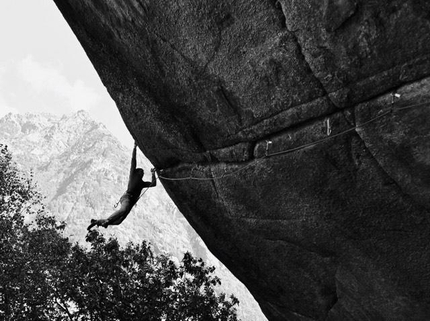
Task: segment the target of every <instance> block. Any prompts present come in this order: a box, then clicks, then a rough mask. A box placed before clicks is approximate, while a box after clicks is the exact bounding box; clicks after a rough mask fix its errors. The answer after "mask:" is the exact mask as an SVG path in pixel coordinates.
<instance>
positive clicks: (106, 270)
mask: <svg viewBox="0 0 430 321" xmlns="http://www.w3.org/2000/svg"><path fill="white" fill-rule="evenodd" d="M0 192H1V194H0V197H1V198H0V319H2V320H80V321H81V320H82V321H83V320H91V321H92V320H103V321H105V320H173V321H176V320H178V321H179V320H181V321H183V320H190V321H191V320H205V321H206V320H208V321H210V320H226V321H234V320H237V316H236V308H235V306H236V305H237V304H238V300H237V299H236V298H235V297H234V296H231V297H230V298H226V296H225V294H222V293H221V294H217V293H216V292H215V288H216V286H217V285H219V284H220V280H219V279H218V278H217V277H216V276H214V270H215V268H214V267H211V266H206V265H205V263H204V262H203V261H202V260H201V259H196V258H194V257H193V256H192V255H191V254H190V253H186V254H185V255H184V258H183V259H182V261H181V262H179V263H175V262H174V261H172V260H171V259H170V258H169V257H168V256H165V255H155V254H154V253H153V252H152V250H151V248H150V246H149V245H148V244H147V243H146V242H143V243H142V244H139V245H136V244H133V243H129V244H127V245H126V246H125V247H121V246H120V245H119V243H118V241H117V240H116V239H115V238H109V239H105V237H104V236H103V235H101V234H100V233H98V232H97V231H94V230H93V231H90V232H89V233H88V234H87V238H86V241H87V245H88V246H87V247H85V246H82V245H80V244H77V243H76V244H71V242H70V241H69V240H68V238H66V237H65V236H63V234H62V229H63V228H64V225H60V224H58V222H56V221H55V219H54V218H53V217H51V216H49V215H47V214H45V212H44V209H43V205H42V202H41V200H42V198H41V195H40V194H39V193H37V192H36V190H35V188H34V186H33V185H32V180H31V176H30V177H24V176H21V175H20V174H19V171H18V170H17V169H16V167H15V166H14V164H13V161H12V157H11V155H10V153H9V151H8V150H7V147H6V146H4V145H1V144H0ZM29 215H30V216H31V217H33V219H26V217H28V216H29Z"/></svg>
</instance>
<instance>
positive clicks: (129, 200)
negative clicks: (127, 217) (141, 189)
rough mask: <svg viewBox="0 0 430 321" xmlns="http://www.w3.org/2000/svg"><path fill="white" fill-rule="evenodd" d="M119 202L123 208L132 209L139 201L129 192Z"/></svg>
mask: <svg viewBox="0 0 430 321" xmlns="http://www.w3.org/2000/svg"><path fill="white" fill-rule="evenodd" d="M119 202H120V203H121V207H125V208H130V209H131V208H132V207H133V205H134V204H136V202H137V199H136V197H135V196H134V195H133V194H131V193H128V192H125V193H124V194H123V195H122V196H121V198H120V199H119Z"/></svg>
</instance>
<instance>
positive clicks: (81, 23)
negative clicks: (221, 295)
mask: <svg viewBox="0 0 430 321" xmlns="http://www.w3.org/2000/svg"><path fill="white" fill-rule="evenodd" d="M55 2H56V3H57V6H58V7H59V9H60V10H61V12H62V13H63V15H64V17H65V18H66V20H67V21H68V23H69V24H70V26H71V27H72V29H73V31H74V32H75V34H76V35H77V37H78V39H79V41H80V42H81V44H82V45H83V47H84V49H85V50H86V52H87V54H88V56H89V58H90V59H91V61H92V63H93V64H94V66H95V68H96V70H97V71H98V73H99V75H100V77H101V79H102V81H103V83H104V84H105V85H106V87H107V89H108V91H109V93H110V94H111V96H112V97H113V99H114V100H115V101H116V103H117V105H118V108H119V110H120V112H121V115H122V117H123V119H124V121H125V123H126V125H127V126H128V128H129V130H130V131H131V133H132V134H133V136H134V137H135V138H136V140H137V141H138V143H139V147H140V148H141V149H142V150H143V151H144V153H145V155H146V156H147V157H148V158H149V159H150V160H151V161H152V162H153V164H155V165H156V166H157V167H158V168H159V169H163V171H162V172H161V173H160V175H161V176H162V177H164V179H163V181H162V182H163V184H164V186H165V188H166V189H167V191H168V193H169V194H170V196H171V197H172V199H173V200H174V201H175V203H176V204H177V205H178V207H179V209H180V210H181V211H182V213H183V214H184V215H185V216H186V217H187V219H188V220H189V222H190V223H191V224H192V225H193V226H194V228H195V229H196V230H197V231H198V233H199V234H200V235H201V237H202V238H203V239H204V241H205V242H206V244H207V245H208V247H209V248H210V249H211V251H212V252H213V253H214V254H215V255H216V256H217V257H218V258H220V259H221V260H222V261H223V262H224V263H225V264H226V265H227V266H228V267H229V268H230V269H231V270H232V272H233V273H234V274H235V275H236V276H237V277H238V278H239V279H240V280H242V281H243V282H244V283H245V284H246V285H247V287H248V288H249V289H250V291H251V292H252V293H253V295H254V296H255V298H256V299H257V301H258V302H259V303H260V305H261V307H262V309H263V311H264V313H265V314H266V315H267V317H268V318H269V319H270V320H342V321H343V320H429V319H430V300H429V298H430V273H429V271H430V244H429V238H430V223H429V218H430V213H429V210H430V143H429V142H430V130H429V129H430V125H429V124H430V122H429V121H430V104H429V103H428V102H429V101H430V3H429V2H428V1H426V0H393V1H374V0H367V1H366V0H324V1H321V0H302V1H292V0H279V1H271V0H237V1H233V0H218V1H213V0H177V1H155V0H129V1H122V0H109V1H96V0H87V1H72V0H56V1H55ZM211 177H214V178H215V179H208V178H211Z"/></svg>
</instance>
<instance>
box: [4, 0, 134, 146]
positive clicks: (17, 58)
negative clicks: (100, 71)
mask: <svg viewBox="0 0 430 321" xmlns="http://www.w3.org/2000/svg"><path fill="white" fill-rule="evenodd" d="M78 110H86V111H87V112H88V113H89V114H90V115H91V117H92V118H93V119H94V120H96V121H99V122H101V123H103V124H105V125H106V127H107V128H108V129H109V130H110V131H111V132H112V133H113V134H114V135H115V136H116V137H118V138H119V139H120V141H121V142H122V143H123V144H125V145H126V146H129V147H131V146H133V140H132V137H131V135H130V134H129V132H128V130H127V128H126V127H125V125H124V122H123V120H122V118H121V116H120V114H119V112H118V109H117V108H116V106H115V103H114V101H113V100H112V99H111V97H110V96H109V94H108V92H107V90H106V88H105V87H104V85H103V83H102V82H101V80H100V78H99V77H98V75H97V73H96V71H95V69H94V67H93V66H92V64H91V62H90V60H89V59H88V57H87V56H86V54H85V51H84V50H83V48H82V47H81V45H80V43H79V41H78V40H77V39H76V37H75V35H74V34H73V32H72V30H71V29H70V27H69V26H68V24H67V23H66V21H65V20H64V18H63V17H62V15H61V13H60V11H59V10H58V9H57V7H56V6H55V3H54V1H53V0H0V118H1V117H3V116H4V115H5V114H7V113H9V112H14V113H26V112H34V113H40V112H48V113H52V114H57V115H63V114H70V113H73V112H76V111H78Z"/></svg>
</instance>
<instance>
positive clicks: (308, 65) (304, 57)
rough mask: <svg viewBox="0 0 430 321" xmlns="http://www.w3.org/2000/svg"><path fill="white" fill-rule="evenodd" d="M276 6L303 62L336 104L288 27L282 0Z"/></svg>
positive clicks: (276, 2)
mask: <svg viewBox="0 0 430 321" xmlns="http://www.w3.org/2000/svg"><path fill="white" fill-rule="evenodd" d="M275 8H276V9H277V10H278V11H279V12H281V13H282V16H283V17H284V23H283V26H284V27H285V29H286V30H287V31H288V33H289V34H290V36H291V38H292V40H293V41H294V43H295V44H296V45H297V49H298V51H299V54H300V58H301V59H302V60H303V62H304V63H305V64H306V66H307V67H308V69H309V73H310V74H311V75H312V76H313V77H314V78H315V79H316V80H317V81H318V84H319V85H320V88H321V90H322V91H323V93H324V95H323V96H326V97H327V98H328V99H329V100H330V101H331V103H332V104H333V105H334V106H336V104H335V103H334V102H333V101H332V99H331V98H330V95H329V92H328V91H327V89H326V88H325V86H324V84H323V83H322V81H321V80H320V79H319V78H318V77H317V76H316V75H315V73H314V71H313V69H312V67H311V64H310V63H309V61H308V60H307V59H306V55H305V52H304V50H303V46H302V44H301V43H300V41H299V38H298V37H297V35H296V34H295V33H294V31H293V30H291V29H290V28H288V23H287V15H286V14H285V12H284V7H283V5H282V3H281V2H279V1H278V0H276V1H275Z"/></svg>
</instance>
